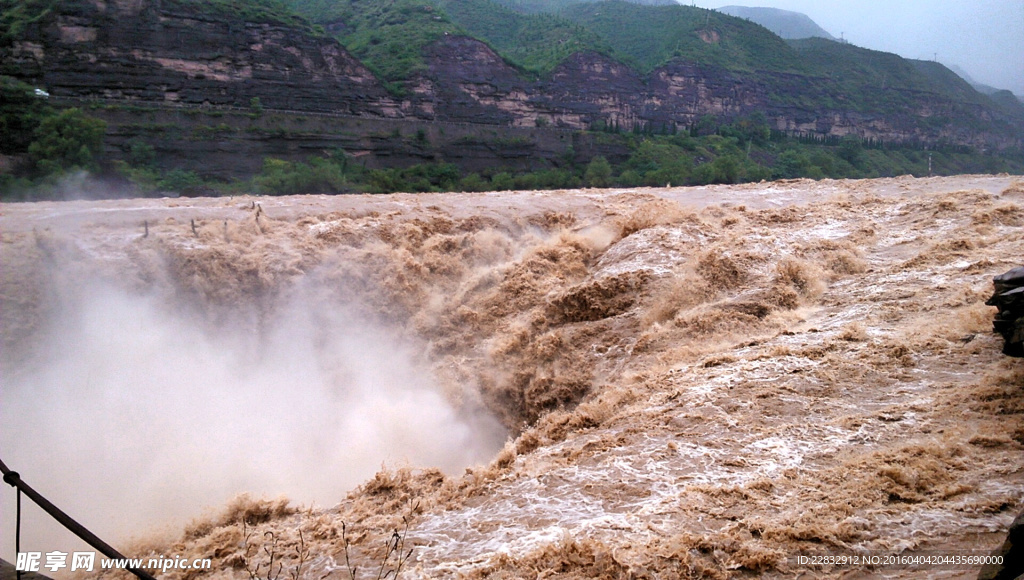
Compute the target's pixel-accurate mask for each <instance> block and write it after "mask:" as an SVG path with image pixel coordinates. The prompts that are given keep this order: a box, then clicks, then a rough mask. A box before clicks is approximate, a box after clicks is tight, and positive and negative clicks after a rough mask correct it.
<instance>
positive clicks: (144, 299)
mask: <svg viewBox="0 0 1024 580" xmlns="http://www.w3.org/2000/svg"><path fill="white" fill-rule="evenodd" d="M1022 205H1024V180H1022V179H1021V178H1015V177H1010V176H958V177H950V178H931V179H913V178H909V177H903V178H895V179H882V180H868V181H820V182H814V181H808V180H799V181H793V182H776V183H761V184H748V185H742V186H713V187H703V188H655V189H629V190H614V189H613V190H575V191H553V192H499V193H472V194H466V193H452V194H416V195H411V194H399V195H388V196H368V195H361V196H289V197H279V198H278V197H275V198H268V197H249V196H240V197H234V198H221V199H161V200H118V201H103V202H85V201H81V202H62V203H49V202H46V203H33V204H4V205H3V206H2V214H3V215H2V216H0V232H2V235H3V245H2V249H0V259H2V263H3V270H4V273H3V277H2V279H0V328H2V329H3V330H2V331H3V340H4V343H3V349H4V350H3V354H2V358H3V361H2V362H3V365H4V372H3V379H2V380H3V395H2V396H3V399H4V401H3V402H4V405H3V408H2V409H0V413H3V418H4V421H5V425H14V426H16V427H18V429H7V428H6V427H5V430H4V433H3V435H2V442H3V448H4V449H5V457H4V459H5V461H6V462H7V463H9V464H12V463H14V461H13V460H8V457H7V455H8V454H9V453H10V454H13V455H15V456H17V459H18V460H19V463H21V464H22V465H26V467H21V468H20V471H21V472H22V473H23V476H25V477H26V479H28V476H27V473H28V472H30V468H34V469H37V470H39V472H40V473H41V474H42V475H41V476H40V477H45V478H46V479H47V481H48V484H52V486H53V489H54V493H55V494H57V495H58V496H60V498H61V499H62V500H64V501H67V502H71V503H73V504H75V506H76V507H78V508H79V509H82V510H86V512H88V513H93V514H94V515H95V516H96V518H97V519H99V520H100V521H101V522H104V521H105V520H104V518H109V510H97V511H96V512H89V509H90V508H89V507H88V505H89V503H90V500H89V497H90V496H89V495H84V496H83V494H81V493H75V492H73V491H67V490H66V488H74V487H75V486H85V488H86V489H89V490H91V491H93V492H95V494H103V493H104V490H105V489H106V488H109V487H110V485H111V484H110V483H109V480H107V481H104V480H103V478H99V479H100V481H97V482H94V483H89V482H85V483H83V482H81V481H79V479H86V480H88V478H89V477H91V476H95V474H96V473H97V471H96V470H98V471H99V472H100V473H102V472H103V470H108V472H109V471H110V470H114V472H116V470H117V469H119V468H120V467H119V464H121V463H127V464H130V465H131V468H132V469H134V470H136V472H138V470H142V471H144V472H146V473H147V474H148V476H147V477H144V478H142V479H141V483H139V484H138V485H137V486H135V487H136V489H135V490H134V491H133V492H132V493H134V495H133V494H132V493H129V491H125V490H121V495H120V496H116V497H115V498H112V499H105V500H103V501H101V502H99V503H101V504H104V506H106V504H108V503H109V502H110V501H116V500H117V497H120V498H122V499H123V498H124V497H130V498H132V499H131V501H132V502H133V505H134V507H135V508H137V509H135V510H133V511H134V512H135V513H134V514H125V513H121V514H120V517H119V518H117V519H118V521H117V522H114V521H110V522H106V523H101V527H105V529H107V530H109V531H110V533H112V534H117V535H120V536H121V537H124V536H125V535H126V534H127V533H128V532H132V533H134V534H135V535H139V534H138V531H139V530H138V528H139V526H147V525H149V523H150V522H153V521H156V520H161V518H165V517H168V508H167V506H168V505H170V506H172V507H173V509H171V513H172V514H174V513H176V514H178V519H177V520H175V519H174V518H173V517H170V518H169V519H167V520H166V521H170V522H172V523H173V526H171V527H170V529H168V530H164V531H162V532H160V533H152V534H149V536H150V537H148V538H142V539H136V540H133V541H132V542H130V549H131V550H133V551H135V552H136V553H139V554H143V553H152V554H158V555H166V554H181V555H190V556H194V557H207V556H209V557H213V558H214V568H215V571H214V574H213V575H214V576H216V577H232V578H236V577H237V578H247V577H249V575H248V572H247V566H248V567H249V568H250V569H251V568H252V567H254V566H257V565H260V563H261V562H262V560H260V558H262V557H265V556H266V554H267V553H268V552H266V551H263V548H264V547H272V546H273V541H276V542H277V547H276V548H273V550H276V561H278V562H283V564H284V566H285V568H288V571H289V572H290V573H295V574H297V575H299V576H301V577H303V578H314V577H315V578H347V577H348V570H347V566H346V564H345V546H346V544H347V545H348V552H349V557H350V560H352V561H353V564H358V565H359V566H360V567H362V568H364V569H366V570H368V569H369V568H370V567H372V566H375V565H377V564H378V563H379V562H380V561H381V559H382V558H383V554H382V553H381V546H382V545H383V542H384V541H385V539H386V538H387V537H388V534H390V533H391V531H393V530H394V529H396V528H399V529H403V530H404V529H405V528H404V526H405V525H406V524H407V525H408V531H407V532H405V534H404V541H405V542H406V544H405V547H406V549H411V557H410V560H409V561H407V562H405V563H404V564H403V568H402V570H401V575H402V576H404V577H432V578H433V577H453V578H454V577H484V576H488V577H490V576H494V577H510V578H511V577H517V578H518V577H538V576H550V575H559V576H563V577H577V578H594V577H608V578H618V577H648V578H675V577H688V576H717V577H730V576H744V575H749V574H767V575H779V576H792V575H806V576H811V577H817V576H822V577H835V576H840V575H844V574H852V575H854V576H862V577H874V576H886V577H920V576H921V575H922V574H925V575H930V576H937V577H965V576H970V575H972V574H976V573H977V570H978V568H979V566H974V567H971V566H961V567H951V566H945V567H936V568H921V567H917V568H915V567H911V566H907V565H905V564H886V563H884V562H883V563H878V560H877V558H876V560H875V562H874V563H872V564H869V565H856V566H854V565H823V566H808V565H802V564H800V562H799V560H798V557H799V556H801V555H803V556H813V555H820V554H845V555H851V554H852V555H860V556H872V557H881V558H883V560H884V558H886V557H890V556H893V555H914V554H917V555H921V554H924V555H935V554H956V555H961V556H962V555H984V554H986V553H988V551H990V550H992V549H994V548H995V547H996V546H998V545H999V544H1000V543H1001V541H1002V538H1001V534H1002V533H1004V532H1005V529H1006V527H1007V526H1008V525H1009V523H1010V522H1011V521H1012V519H1013V517H1014V516H1015V515H1016V513H1017V512H1018V511H1019V510H1020V508H1021V502H1022V497H1024V492H1022V489H1024V487H1022V483H1024V481H1022V480H1024V477H1022V472H1021V466H1022V455H1021V451H1022V443H1024V393H1022V386H1024V366H1022V364H1021V362H1020V361H1016V360H1012V359H1007V358H1005V357H1003V356H1002V355H1001V354H1000V344H999V341H998V339H997V337H996V336H995V335H993V334H992V332H991V317H992V311H993V310H992V309H991V308H989V307H986V306H984V304H983V303H984V301H985V299H986V298H987V297H988V295H989V293H990V292H991V277H992V276H993V275H995V274H998V273H1000V272H1002V271H1005V270H1007V269H1009V268H1010V267H1013V266H1015V265H1019V264H1020V263H1021V261H1022V257H1024V209H1022ZM144 223H145V224H147V226H148V235H144V234H145V228H144V225H143V224H144ZM193 224H195V226H194V228H193ZM83 296H87V297H88V298H83ZM93 297H100V298H102V299H95V300H94V299H93ZM111 313H116V314H111ZM133 321H134V322H133ZM133 324H134V325H135V326H133ZM60 337H70V338H66V339H63V342H62V339H60ZM69 342H72V343H74V344H67V343H69ZM101 346H102V347H103V348H101ZM210 353H219V354H217V355H212V354H210ZM155 359H165V360H163V362H162V363H159V364H158V363H154V362H153V360H155ZM55 361H61V362H60V363H59V364H58V363H57V362H55ZM166 375H171V376H172V377H175V376H176V377H177V378H174V379H173V380H164V379H161V378H155V377H163V376H166ZM83 377H85V379H83ZM72 384H74V385H76V386H74V387H72V386H69V385H72ZM125 393H131V396H130V397H128V396H126V395H125ZM175 401H178V402H175ZM160 406H163V408H164V409H165V410H166V411H167V412H165V413H163V414H161V413H155V412H154V413H146V412H141V415H142V419H144V421H143V422H142V423H132V422H131V421H121V420H109V417H110V416H113V415H114V414H115V413H118V412H120V413H125V412H128V413H129V414H130V412H131V411H135V412H139V411H138V409H145V408H149V407H160ZM200 407H203V408H205V407H211V408H212V410H211V409H206V410H196V409H199V408H200ZM76 408H77V410H75V409H76ZM68 409H70V410H68ZM190 409H191V411H189V410H190ZM54 410H62V412H61V413H58V414H56V415H54V414H53V412H54ZM97 416H106V417H108V419H107V421H106V422H104V421H100V420H98V419H96V417H97ZM181 416H190V417H191V418H190V419H187V420H185V419H180V417H181ZM176 417H179V418H176ZM56 420H59V421H60V422H61V424H62V425H72V426H77V427H76V428H75V429H71V434H63V435H62V436H61V437H59V438H54V439H47V438H45V437H43V438H42V439H43V442H41V443H40V442H30V440H29V438H28V437H27V436H26V435H25V434H24V429H25V428H28V426H29V425H33V426H36V427H39V428H40V429H43V428H45V427H47V426H48V425H49V423H51V422H53V421H56ZM29 421H31V423H29ZM100 425H106V426H104V427H100ZM76 429H77V430H76ZM54 430H56V431H61V430H62V429H57V428H54ZM184 431H189V432H194V433H198V434H199V435H198V436H197V438H188V437H182V436H181V433H182V432H184ZM150 432H151V433H152V434H153V435H152V436H146V435H136V434H137V433H150ZM33 441H34V440H33ZM69 442H75V446H74V448H73V449H72V452H78V453H79V455H80V456H83V455H84V456H87V457H89V458H90V460H91V461H90V465H93V466H94V467H95V469H93V468H87V467H85V466H79V464H78V463H75V461H76V460H75V459H74V458H73V457H69V456H68V455H69V454H70V453H71V452H68V451H62V450H60V448H61V447H64V446H67V445H70V443H69ZM46 445H48V446H49V447H48V448H47V449H46V452H45V453H44V452H43V449H41V448H42V447H44V446H46ZM54 449H57V450H54ZM8 450H11V451H8ZM118 450H120V451H118ZM154 451H156V452H154ZM154 455H157V456H159V455H163V456H171V457H174V458H176V460H177V461H179V462H181V461H183V462H186V463H188V462H194V463H189V465H195V466H196V469H194V470H191V469H184V470H182V469H180V468H176V467H175V465H176V463H175V462H174V461H170V462H168V461H163V460H160V461H158V460H155V459H154V458H153V457H154ZM44 457H46V458H47V460H44V459H43V458H44ZM286 458H288V459H286ZM53 461H60V462H63V464H64V465H67V464H68V463H67V462H71V464H72V465H76V466H79V467H80V469H78V470H76V471H75V473H76V474H77V475H76V477H75V478H71V477H70V476H69V475H68V474H67V471H66V470H64V471H62V470H61V469H53V468H49V467H47V466H46V465H47V463H48V462H49V463H52V462H53ZM382 463H383V464H384V465H385V467H384V469H383V470H381V464H382ZM179 465H180V464H179ZM190 471H195V472H197V473H198V474H200V475H199V476H197V477H190V474H189V472H190ZM170 474H173V477H174V482H173V483H172V484H168V483H167V479H168V478H169V477H171V475H170ZM97 477H98V476H97ZM73 479H74V481H73ZM311 482H313V483H311ZM37 487H38V486H37ZM78 489H79V490H80V489H81V487H78ZM247 490H251V491H256V492H258V493H271V494H274V493H286V494H287V495H288V496H289V497H291V498H292V499H293V500H295V501H296V502H297V503H307V504H308V503H310V502H315V503H316V504H317V505H319V506H326V507H312V508H304V509H301V510H298V511H297V510H296V509H294V508H289V507H285V506H284V505H283V504H282V505H277V504H272V502H271V503H266V502H261V501H259V500H253V499H249V498H239V499H236V500H234V501H233V503H231V504H230V505H229V506H228V507H226V508H215V511H216V513H212V514H208V515H205V516H201V517H199V518H198V519H196V520H195V521H192V522H191V523H190V524H185V523H184V521H182V520H183V517H182V515H181V514H189V515H194V514H195V513H198V510H199V508H200V507H201V506H203V505H207V506H208V505H211V504H212V505H214V506H216V505H217V504H218V503H221V505H223V503H222V502H227V501H228V498H229V497H230V496H231V495H233V494H235V493H238V492H241V491H247ZM124 494H128V495H127V496H125V495H124ZM91 497H97V496H96V495H92V496H91ZM148 500H152V503H153V504H154V505H153V506H147V505H146V503H147V501H148ZM58 503H59V502H58ZM93 503H96V502H93ZM156 504H159V505H156ZM403 518H404V522H405V523H403ZM109 519H114V518H109ZM184 519H187V518H184ZM5 520H6V518H5ZM243 520H246V521H247V523H246V524H245V525H244V526H243ZM342 522H345V524H346V526H347V527H346V530H347V532H346V534H345V535H344V537H343V535H342ZM183 528H184V530H185V531H184V532H183V531H182V529H183ZM254 529H255V530H256V531H257V532H258V533H256V534H254V533H253V530H254ZM267 532H270V533H269V534H268V533H267ZM300 532H301V540H300ZM4 533H8V532H7V531H4ZM141 535H143V536H146V535H147V534H145V533H143V534H141ZM346 540H347V541H346ZM300 541H301V544H300ZM300 547H301V548H302V549H308V550H309V555H308V556H304V557H302V558H299V557H298V556H297V554H299V553H300V552H301V550H300V549H299V548H300ZM260 554H263V556H261V555H260ZM300 560H301V565H300ZM396 565H397V564H396V562H395V560H394V559H393V558H392V559H390V560H388V562H387V566H389V567H394V566H396ZM282 574H286V573H285V572H282ZM166 577H168V578H172V577H191V575H190V574H189V573H187V572H184V571H174V572H170V573H168V574H167V575H166Z"/></svg>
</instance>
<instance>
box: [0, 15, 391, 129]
mask: <svg viewBox="0 0 1024 580" xmlns="http://www.w3.org/2000/svg"><path fill="white" fill-rule="evenodd" d="M55 12H56V14H52V15H50V16H49V17H47V18H44V19H43V20H41V21H40V22H39V23H38V24H37V25H35V26H32V27H30V28H29V29H28V30H27V31H26V34H24V35H23V36H22V38H20V39H19V40H18V41H16V42H14V43H13V44H12V45H11V46H6V47H0V58H2V61H3V65H2V69H0V70H2V72H3V73H4V74H8V75H11V76H16V77H19V78H22V79H25V80H28V81H29V82H32V83H33V84H35V85H37V86H43V87H46V88H47V90H49V91H50V93H51V94H53V95H56V96H71V97H102V98H114V99H133V100H144V101H169V102H178V103H184V104H193V105H195V104H204V103H205V104H215V105H234V106H243V107H244V106H248V105H249V102H250V99H252V98H253V97H259V98H260V100H261V102H262V104H263V105H264V106H266V107H272V108H280V109H296V110H303V111H331V112H341V113H351V114H375V115H388V114H394V104H393V102H392V101H391V99H390V98H389V97H388V94H387V92H386V91H384V89H383V88H382V86H381V85H380V83H379V82H378V81H377V80H376V79H375V78H374V76H373V75H372V74H371V73H370V71H369V70H367V69H366V68H365V67H364V66H363V65H362V64H360V63H359V62H358V61H357V60H356V59H355V58H353V57H352V56H351V55H349V54H348V53H347V52H346V51H345V50H344V48H342V47H341V46H340V45H339V44H338V43H337V42H336V41H334V40H332V39H329V38H320V37H316V36H312V35H310V34H308V33H306V32H305V31H301V30H296V29H295V28H292V27H288V26H286V25H280V24H272V23H253V22H236V21H231V20H229V19H227V18H225V17H220V16H216V15H211V14H205V13H201V12H199V11H197V10H194V9H191V10H190V9H189V8H188V7H183V5H179V4H174V3H170V2H162V1H161V0H65V1H64V2H62V3H61V4H60V5H59V9H58V10H56V11H55Z"/></svg>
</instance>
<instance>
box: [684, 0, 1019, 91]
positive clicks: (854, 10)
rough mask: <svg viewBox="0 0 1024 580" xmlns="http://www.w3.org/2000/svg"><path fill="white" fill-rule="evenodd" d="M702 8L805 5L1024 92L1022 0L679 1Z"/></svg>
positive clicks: (850, 28)
mask: <svg viewBox="0 0 1024 580" xmlns="http://www.w3.org/2000/svg"><path fill="white" fill-rule="evenodd" d="M680 3H682V4H695V5H697V6H701V7H704V8H720V7H722V6H729V5H735V6H767V7H772V8H782V9H784V10H794V11H796V12H803V13H804V14H806V15H808V16H810V17H811V19H812V20H814V21H815V22H817V23H818V25H819V26H821V27H822V28H824V29H825V30H827V31H828V32H829V33H831V34H832V35H834V36H835V37H837V38H838V37H839V36H840V34H843V35H844V36H845V38H846V40H848V41H850V42H852V43H853V44H856V45H857V46H863V47H865V48H871V49H875V50H884V51H886V52H894V53H896V54H899V55H901V56H904V57H907V58H917V59H925V60H931V59H932V58H934V57H935V54H936V53H938V59H939V62H941V63H943V64H946V65H959V66H961V67H963V69H964V70H965V71H967V73H968V74H970V75H971V76H972V77H974V80H976V81H977V82H980V83H985V84H987V85H992V86H994V87H996V88H1000V89H1010V90H1012V91H1013V92H1015V93H1017V94H1018V95H1024V0H680Z"/></svg>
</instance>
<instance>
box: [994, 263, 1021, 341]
mask: <svg viewBox="0 0 1024 580" xmlns="http://www.w3.org/2000/svg"><path fill="white" fill-rule="evenodd" d="M992 283H993V285H994V286H995V293H993V294H992V297H991V298H989V299H988V301H987V302H985V304H988V305H989V306H995V307H997V308H998V309H999V312H998V313H997V314H996V317H995V321H994V322H993V324H992V328H993V330H995V331H996V332H998V333H999V334H1001V335H1003V340H1004V341H1005V345H1004V346H1003V353H1005V354H1007V355H1009V356H1014V357H1024V266H1020V267H1018V268H1014V269H1012V270H1010V271H1009V272H1006V273H1005V274H1000V275H999V276H996V277H995V278H993V279H992Z"/></svg>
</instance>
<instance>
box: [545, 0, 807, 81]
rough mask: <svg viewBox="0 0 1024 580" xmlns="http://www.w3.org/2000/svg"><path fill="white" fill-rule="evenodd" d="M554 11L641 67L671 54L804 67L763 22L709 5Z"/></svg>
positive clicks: (751, 65)
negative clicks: (604, 40) (587, 30)
mask: <svg viewBox="0 0 1024 580" xmlns="http://www.w3.org/2000/svg"><path fill="white" fill-rule="evenodd" d="M560 14H561V15H562V16H563V17H565V18H568V19H570V20H572V21H573V22H577V23H579V24H582V25H583V26H584V27H585V28H587V29H589V30H592V31H594V32H595V33H597V34H599V35H600V36H601V37H602V38H604V39H606V40H607V41H608V43H609V44H611V46H612V48H613V49H614V50H615V52H616V53H617V54H618V55H621V56H622V57H623V58H624V59H625V60H627V61H628V62H629V63H630V64H632V65H634V66H635V67H637V68H639V69H640V70H641V71H643V72H649V71H651V70H653V69H655V68H658V67H659V66H662V65H664V64H665V63H667V62H669V61H671V60H675V59H681V60H685V61H687V62H693V63H697V64H702V65H712V66H717V67H721V68H723V69H726V70H736V71H748V72H749V71H774V72H798V73H799V72H808V71H807V68H806V66H805V65H804V63H803V61H802V60H801V58H800V56H799V55H798V54H797V53H796V52H795V51H794V50H793V49H792V48H790V47H789V45H787V44H786V42H785V41H783V40H782V39H781V38H779V37H778V36H775V35H774V34H772V33H771V32H770V31H768V30H767V29H766V28H764V27H762V26H759V25H757V24H754V23H752V22H747V21H746V20H742V19H739V18H733V17H732V16H727V15H725V14H721V13H719V12H715V11H714V10H706V9H703V8H693V7H690V6H680V5H675V6H642V5H638V4H633V3H630V2H623V1H621V0H612V1H608V2H599V3H585V4H574V5H572V6H569V7H568V8H566V9H565V10H563V11H562V12H560Z"/></svg>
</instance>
